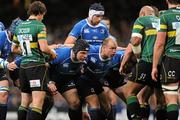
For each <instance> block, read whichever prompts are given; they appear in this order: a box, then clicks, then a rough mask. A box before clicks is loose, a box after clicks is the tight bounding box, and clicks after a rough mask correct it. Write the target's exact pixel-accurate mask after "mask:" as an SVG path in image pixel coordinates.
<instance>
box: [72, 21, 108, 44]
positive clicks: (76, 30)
mask: <svg viewBox="0 0 180 120" xmlns="http://www.w3.org/2000/svg"><path fill="white" fill-rule="evenodd" d="M69 35H70V36H73V37H75V38H77V39H78V38H81V39H84V40H86V41H87V42H88V43H89V44H91V45H101V44H102V42H103V40H104V39H106V38H108V37H109V30H108V28H107V26H106V25H104V24H103V23H101V22H100V23H99V24H98V25H96V26H92V25H90V24H89V23H88V20H87V19H83V20H81V21H79V22H78V23H77V24H75V25H74V27H73V29H72V30H71V32H70V33H69Z"/></svg>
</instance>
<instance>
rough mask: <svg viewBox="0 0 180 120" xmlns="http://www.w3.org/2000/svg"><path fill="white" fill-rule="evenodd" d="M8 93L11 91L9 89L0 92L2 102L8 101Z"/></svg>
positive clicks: (0, 101)
mask: <svg viewBox="0 0 180 120" xmlns="http://www.w3.org/2000/svg"><path fill="white" fill-rule="evenodd" d="M8 94H9V93H8V92H7V91H2V92H0V103H7V100H8Z"/></svg>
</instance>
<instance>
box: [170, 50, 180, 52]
mask: <svg viewBox="0 0 180 120" xmlns="http://www.w3.org/2000/svg"><path fill="white" fill-rule="evenodd" d="M169 52H180V50H175V49H170V51H169Z"/></svg>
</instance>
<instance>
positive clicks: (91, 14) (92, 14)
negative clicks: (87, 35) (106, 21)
mask: <svg viewBox="0 0 180 120" xmlns="http://www.w3.org/2000/svg"><path fill="white" fill-rule="evenodd" d="M94 15H104V11H97V10H89V18H90V20H92V17H93V16H94Z"/></svg>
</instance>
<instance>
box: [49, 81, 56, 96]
mask: <svg viewBox="0 0 180 120" xmlns="http://www.w3.org/2000/svg"><path fill="white" fill-rule="evenodd" d="M48 88H49V90H50V91H51V93H52V94H53V95H56V94H57V88H56V85H55V82H49V83H48Z"/></svg>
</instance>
